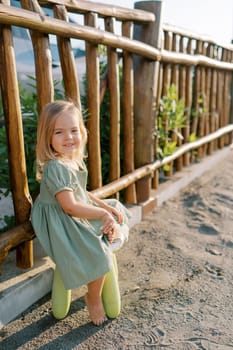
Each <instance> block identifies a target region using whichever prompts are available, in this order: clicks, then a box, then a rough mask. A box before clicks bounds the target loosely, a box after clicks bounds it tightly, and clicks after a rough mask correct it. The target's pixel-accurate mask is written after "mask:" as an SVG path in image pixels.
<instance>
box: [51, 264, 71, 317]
mask: <svg viewBox="0 0 233 350" xmlns="http://www.w3.org/2000/svg"><path fill="white" fill-rule="evenodd" d="M70 303H71V290H67V289H65V286H64V283H63V281H62V278H61V274H60V271H59V270H58V268H57V267H56V268H55V271H54V276H53V286H52V313H53V316H54V317H55V318H56V319H58V320H60V319H62V318H64V317H65V316H66V315H67V314H68V312H69V309H70Z"/></svg>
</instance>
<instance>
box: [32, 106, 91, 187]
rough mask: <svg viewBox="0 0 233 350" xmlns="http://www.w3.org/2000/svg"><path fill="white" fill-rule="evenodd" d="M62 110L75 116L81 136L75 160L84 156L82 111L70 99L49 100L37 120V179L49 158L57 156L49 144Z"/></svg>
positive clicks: (84, 134) (84, 131)
mask: <svg viewBox="0 0 233 350" xmlns="http://www.w3.org/2000/svg"><path fill="white" fill-rule="evenodd" d="M64 112H70V113H73V114H74V115H76V116H77V119H78V121H79V127H80V132H81V136H82V141H81V145H80V150H79V152H78V154H77V160H78V161H82V160H83V158H84V151H85V146H86V143H87V130H86V128H85V125H84V121H83V117H82V112H81V111H80V109H79V108H78V107H77V106H76V105H75V104H74V103H73V102H72V101H64V100H57V101H54V102H50V103H48V104H47V105H46V106H45V107H44V108H43V110H42V112H41V113H40V116H39V121H38V129H37V145H36V159H37V174H36V177H37V179H38V180H40V179H41V175H42V172H43V169H44V166H45V164H46V163H47V162H48V161H49V160H52V159H57V158H58V157H57V155H56V153H55V152H54V151H53V148H52V146H51V139H52V135H53V131H54V126H55V122H56V120H57V118H58V117H59V116H61V115H62V114H63V113H64Z"/></svg>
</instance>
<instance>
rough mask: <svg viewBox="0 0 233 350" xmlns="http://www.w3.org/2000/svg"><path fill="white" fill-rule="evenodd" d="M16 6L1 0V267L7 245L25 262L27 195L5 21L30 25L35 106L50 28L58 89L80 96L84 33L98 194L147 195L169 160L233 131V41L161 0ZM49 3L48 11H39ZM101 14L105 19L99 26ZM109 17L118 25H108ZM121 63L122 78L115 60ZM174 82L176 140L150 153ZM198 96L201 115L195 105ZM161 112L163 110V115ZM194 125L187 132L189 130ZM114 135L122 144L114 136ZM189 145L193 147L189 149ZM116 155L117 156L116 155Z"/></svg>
mask: <svg viewBox="0 0 233 350" xmlns="http://www.w3.org/2000/svg"><path fill="white" fill-rule="evenodd" d="M20 3H21V6H22V9H19V8H16V7H13V6H10V0H0V23H1V27H0V67H1V75H0V83H1V94H2V100H3V110H4V117H5V125H6V130H7V137H8V151H9V168H10V182H11V191H12V196H13V203H14V212H15V224H16V225H15V227H14V228H13V229H11V230H8V231H6V232H4V233H2V234H1V235H0V267H1V265H2V263H3V262H4V260H5V259H6V258H7V255H8V253H9V251H10V250H11V249H14V248H16V264H17V266H18V267H21V268H29V267H31V266H32V265H33V249H32V247H33V246H32V240H33V238H34V233H33V229H32V226H31V223H30V210H31V205H32V200H31V196H30V193H29V188H28V180H27V176H26V160H25V152H24V135H23V129H22V116H21V106H20V95H19V86H18V79H17V70H16V62H15V54H14V45H13V37H12V27H11V26H12V25H14V26H18V27H24V28H27V29H29V30H30V35H31V41H32V44H33V50H34V56H35V76H36V83H37V96H38V112H39V111H40V110H41V108H42V107H43V106H44V105H45V104H46V103H48V102H50V101H52V100H54V82H53V70H52V60H51V53H50V34H53V35H55V36H56V37H57V45H58V49H59V55H60V63H61V69H62V77H63V82H64V92H65V96H66V97H67V98H71V99H73V100H74V101H75V102H76V103H77V104H79V105H80V106H81V98H80V82H79V77H78V75H77V70H76V66H75V59H74V55H73V51H72V43H71V38H72V39H79V40H83V42H84V43H85V52H86V82H87V86H86V97H87V110H88V121H87V127H88V135H89V141H88V169H89V185H90V189H91V190H92V191H94V193H95V194H96V195H98V196H99V197H102V198H106V197H109V196H113V195H118V194H119V192H120V191H121V192H122V193H123V194H124V202H125V203H128V204H140V203H145V202H146V201H148V200H149V198H150V194H151V189H152V188H158V187H159V170H160V169H161V167H163V166H164V165H166V164H169V165H170V174H169V175H170V176H172V173H173V172H175V171H177V170H182V167H184V166H188V165H190V164H191V163H192V162H195V160H196V158H197V157H198V158H200V157H205V156H206V155H207V154H211V153H212V152H214V151H215V150H216V149H218V148H222V147H224V146H226V145H228V144H229V143H230V142H231V136H232V131H233V124H232V118H233V113H232V111H233V108H232V100H233V99H232V71H233V47H232V45H229V46H224V45H221V44H219V43H216V42H214V41H212V40H210V39H209V38H203V37H200V36H197V35H195V34H193V33H188V32H186V31H181V30H179V29H177V28H175V27H172V26H168V25H166V26H165V25H164V24H163V23H162V6H163V3H162V2H160V1H141V2H137V3H135V9H127V8H122V7H117V6H108V5H104V4H101V3H96V2H89V1H85V0H79V1H72V0H38V1H37V0H21V1H20ZM47 7H48V8H51V9H52V10H53V13H54V18H52V17H48V16H46V15H45V14H44V11H43V9H44V8H47ZM68 14H79V15H80V16H82V18H83V23H84V24H82V25H78V24H74V23H70V22H69V21H68ZM100 21H102V23H103V25H104V29H98V25H99V23H100ZM116 25H117V26H120V30H121V33H120V34H119V33H118V32H116ZM100 45H103V46H104V47H106V48H107V70H106V72H105V74H104V75H103V76H101V77H100V71H99V51H98V48H99V46H100ZM120 69H121V70H122V82H121V81H120V78H119V70H120ZM171 84H173V85H174V86H176V90H177V92H178V96H179V98H180V99H183V101H184V103H185V107H186V109H185V111H186V112H185V113H186V122H185V126H184V127H182V128H181V129H180V130H178V132H179V134H180V135H182V138H178V139H177V138H176V134H175V133H173V135H172V137H173V139H175V140H176V141H177V144H178V146H179V147H178V149H177V150H176V151H175V152H174V153H173V154H172V155H169V156H167V157H165V158H163V160H158V159H157V148H158V135H157V125H158V123H157V122H158V105H159V101H160V99H161V97H162V96H163V95H165V94H166V87H167V86H170V85H171ZM106 91H108V93H109V118H110V130H109V135H108V136H109V140H110V142H109V155H110V157H109V158H110V164H109V184H107V185H103V179H102V164H101V161H102V160H101V147H102V145H101V138H100V131H101V128H103V126H104V125H103V124H104V121H102V120H101V116H100V107H101V103H102V101H103V96H104V95H105V93H106ZM200 99H201V100H202V104H203V106H202V113H201V117H200V116H198V114H197V113H195V114H194V115H193V114H192V111H193V110H194V111H197V110H198V108H199V107H200V106H199V104H200ZM167 123H168V120H164V125H167ZM191 134H194V135H196V140H195V141H194V142H189V139H190V135H191ZM121 144H122V145H123V153H121V151H120V150H121V146H122V145H121ZM194 150H195V152H193V151H194ZM121 158H122V159H123V160H121Z"/></svg>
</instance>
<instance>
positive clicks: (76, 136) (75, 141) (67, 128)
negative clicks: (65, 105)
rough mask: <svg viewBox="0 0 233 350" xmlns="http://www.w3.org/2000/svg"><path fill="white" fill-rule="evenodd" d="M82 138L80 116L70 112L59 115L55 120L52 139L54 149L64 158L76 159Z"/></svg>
mask: <svg viewBox="0 0 233 350" xmlns="http://www.w3.org/2000/svg"><path fill="white" fill-rule="evenodd" d="M81 140H82V136H81V133H80V127H79V119H78V117H77V116H76V115H71V114H68V113H65V114H62V115H61V116H59V117H58V118H57V120H56V122H55V125H54V131H53V135H52V140H51V146H52V148H53V150H54V151H55V152H56V153H58V155H59V156H61V157H63V158H68V159H75V158H76V157H77V153H78V151H79V147H80V144H81Z"/></svg>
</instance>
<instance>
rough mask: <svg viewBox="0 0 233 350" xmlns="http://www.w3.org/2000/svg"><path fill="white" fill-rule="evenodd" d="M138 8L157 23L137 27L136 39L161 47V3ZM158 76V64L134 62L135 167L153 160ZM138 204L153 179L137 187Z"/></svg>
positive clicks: (137, 59)
mask: <svg viewBox="0 0 233 350" xmlns="http://www.w3.org/2000/svg"><path fill="white" fill-rule="evenodd" d="M135 8H136V9H141V10H145V11H150V12H152V13H154V14H155V15H156V21H155V22H151V23H149V24H146V25H143V26H139V25H136V26H135V30H134V39H136V40H140V41H142V42H145V43H146V44H149V45H151V46H153V47H156V48H160V45H161V35H162V30H161V24H162V1H139V2H136V3H135ZM158 75H159V63H158V62H155V61H149V60H148V59H145V58H143V57H139V56H135V59H134V87H135V88H134V120H135V125H134V130H135V166H136V168H137V167H140V166H143V165H145V164H149V163H151V162H153V160H154V147H153V146H154V142H153V140H154V131H155V130H154V129H155V115H156V108H157V106H156V102H157V98H156V94H157V84H158ZM136 188H137V201H138V202H143V201H146V200H148V199H149V197H150V190H151V178H150V176H148V177H145V178H143V179H142V180H139V181H138V182H137V184H136Z"/></svg>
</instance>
